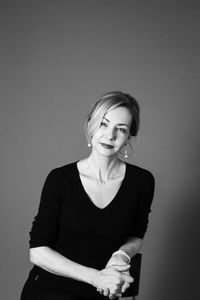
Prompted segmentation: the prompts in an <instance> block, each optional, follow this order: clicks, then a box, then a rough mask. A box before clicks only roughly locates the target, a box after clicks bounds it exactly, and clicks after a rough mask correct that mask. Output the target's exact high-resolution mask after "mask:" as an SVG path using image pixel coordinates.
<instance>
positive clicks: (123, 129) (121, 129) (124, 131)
mask: <svg viewBox="0 0 200 300" xmlns="http://www.w3.org/2000/svg"><path fill="white" fill-rule="evenodd" d="M117 130H118V131H120V132H122V133H126V132H127V130H126V129H125V128H117Z"/></svg>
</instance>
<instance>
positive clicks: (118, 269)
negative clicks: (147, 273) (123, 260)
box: [111, 265, 130, 272]
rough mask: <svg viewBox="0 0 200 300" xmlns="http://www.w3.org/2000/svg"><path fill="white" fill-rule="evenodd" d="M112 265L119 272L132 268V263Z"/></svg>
mask: <svg viewBox="0 0 200 300" xmlns="http://www.w3.org/2000/svg"><path fill="white" fill-rule="evenodd" d="M111 267H112V268H113V269H115V270H117V271H119V272H123V271H128V270H129V269H130V265H112V266H111Z"/></svg>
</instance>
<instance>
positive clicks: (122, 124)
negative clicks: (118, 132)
mask: <svg viewBox="0 0 200 300" xmlns="http://www.w3.org/2000/svg"><path fill="white" fill-rule="evenodd" d="M103 119H105V120H106V121H107V122H110V121H109V120H108V119H106V117H103ZM117 125H119V126H127V127H129V126H128V125H127V124H124V123H119V124H117Z"/></svg>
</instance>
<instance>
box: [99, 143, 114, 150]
mask: <svg viewBox="0 0 200 300" xmlns="http://www.w3.org/2000/svg"><path fill="white" fill-rule="evenodd" d="M101 145H102V146H103V147H104V148H106V149H112V148H114V146H112V145H109V144H105V143H101Z"/></svg>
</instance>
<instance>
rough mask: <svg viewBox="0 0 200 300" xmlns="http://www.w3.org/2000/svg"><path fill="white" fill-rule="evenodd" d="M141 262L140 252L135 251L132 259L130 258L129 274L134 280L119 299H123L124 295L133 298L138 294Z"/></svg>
mask: <svg viewBox="0 0 200 300" xmlns="http://www.w3.org/2000/svg"><path fill="white" fill-rule="evenodd" d="M141 262H142V254H141V253H137V254H136V255H135V256H134V257H133V259H132V260H131V267H130V274H131V276H133V278H134V282H133V283H131V285H130V287H129V289H128V290H127V291H126V292H125V293H124V294H123V297H122V298H120V299H122V300H123V299H124V298H125V297H132V298H133V299H135V298H136V296H137V295H138V294H139V284H140V271H141Z"/></svg>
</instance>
